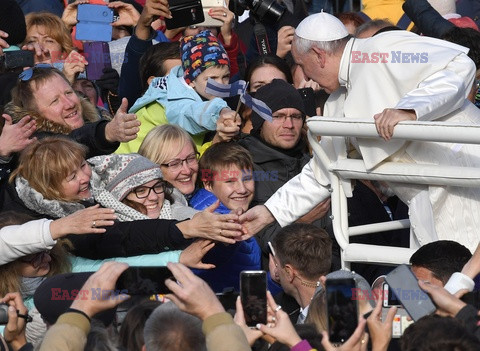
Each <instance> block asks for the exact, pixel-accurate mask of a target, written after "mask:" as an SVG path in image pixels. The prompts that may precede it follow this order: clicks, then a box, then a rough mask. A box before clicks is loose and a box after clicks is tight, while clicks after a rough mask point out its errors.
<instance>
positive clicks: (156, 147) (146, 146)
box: [138, 124, 197, 165]
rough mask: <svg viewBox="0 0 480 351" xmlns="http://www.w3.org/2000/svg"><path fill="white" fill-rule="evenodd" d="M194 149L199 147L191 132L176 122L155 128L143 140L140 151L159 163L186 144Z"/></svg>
mask: <svg viewBox="0 0 480 351" xmlns="http://www.w3.org/2000/svg"><path fill="white" fill-rule="evenodd" d="M188 143H190V144H191V145H192V147H193V150H194V151H196V150H197V147H196V146H195V142H194V141H193V139H192V137H191V136H190V134H188V133H187V132H186V131H185V130H184V129H183V128H181V127H179V126H177V125H174V124H164V125H161V126H158V127H155V128H153V129H152V130H151V131H150V132H148V134H147V136H146V137H145V139H144V140H143V142H142V144H141V145H140V148H139V149H138V153H139V154H140V155H142V156H144V157H146V158H148V159H150V161H152V162H155V163H157V164H159V165H161V164H162V163H165V162H166V161H168V160H169V159H171V158H172V157H174V156H175V155H176V154H178V153H179V152H180V151H181V150H182V149H183V148H184V146H185V145H186V144H188Z"/></svg>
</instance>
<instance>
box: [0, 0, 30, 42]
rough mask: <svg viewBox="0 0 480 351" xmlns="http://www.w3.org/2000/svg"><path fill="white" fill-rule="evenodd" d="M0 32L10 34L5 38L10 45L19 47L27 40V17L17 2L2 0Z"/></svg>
mask: <svg viewBox="0 0 480 351" xmlns="http://www.w3.org/2000/svg"><path fill="white" fill-rule="evenodd" d="M0 30H3V31H4V32H7V33H8V38H5V41H6V42H7V43H8V45H17V44H20V43H22V42H23V41H24V40H25V37H26V36H27V25H26V24H25V15H24V14H23V12H22V9H21V8H20V6H19V5H18V4H17V2H16V1H15V0H2V10H1V11H0Z"/></svg>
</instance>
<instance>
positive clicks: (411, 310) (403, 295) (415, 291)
mask: <svg viewBox="0 0 480 351" xmlns="http://www.w3.org/2000/svg"><path fill="white" fill-rule="evenodd" d="M385 281H386V282H387V283H388V285H389V287H390V288H391V289H393V290H395V293H396V295H397V297H398V299H399V300H400V302H401V304H402V306H403V307H404V308H405V310H406V311H407V312H408V314H409V315H410V317H412V319H413V320H414V321H415V322H416V321H418V320H419V319H420V318H422V317H424V316H427V315H429V314H432V313H433V312H435V310H436V307H435V305H434V304H433V302H432V300H431V299H430V296H428V294H427V293H426V292H424V291H423V290H422V289H420V286H418V280H417V278H416V277H415V275H414V274H413V273H412V271H411V270H410V268H409V267H408V266H407V265H404V264H402V265H400V266H398V267H397V268H395V269H394V270H393V271H391V272H390V273H389V274H387V276H386V277H385Z"/></svg>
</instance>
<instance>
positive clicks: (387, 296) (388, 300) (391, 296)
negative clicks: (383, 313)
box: [383, 283, 402, 307]
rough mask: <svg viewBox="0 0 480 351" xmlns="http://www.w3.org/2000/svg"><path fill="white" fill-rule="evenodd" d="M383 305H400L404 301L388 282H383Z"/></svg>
mask: <svg viewBox="0 0 480 351" xmlns="http://www.w3.org/2000/svg"><path fill="white" fill-rule="evenodd" d="M383 306H384V307H394V306H396V307H400V306H402V303H401V302H400V300H399V299H398V297H397V295H396V294H395V291H394V290H392V289H390V287H389V286H388V283H383Z"/></svg>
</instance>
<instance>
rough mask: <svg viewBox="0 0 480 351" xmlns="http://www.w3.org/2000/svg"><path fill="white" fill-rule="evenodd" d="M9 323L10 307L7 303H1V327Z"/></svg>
mask: <svg viewBox="0 0 480 351" xmlns="http://www.w3.org/2000/svg"><path fill="white" fill-rule="evenodd" d="M7 323H8V305H7V304H6V303H0V325H5V324H7Z"/></svg>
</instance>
